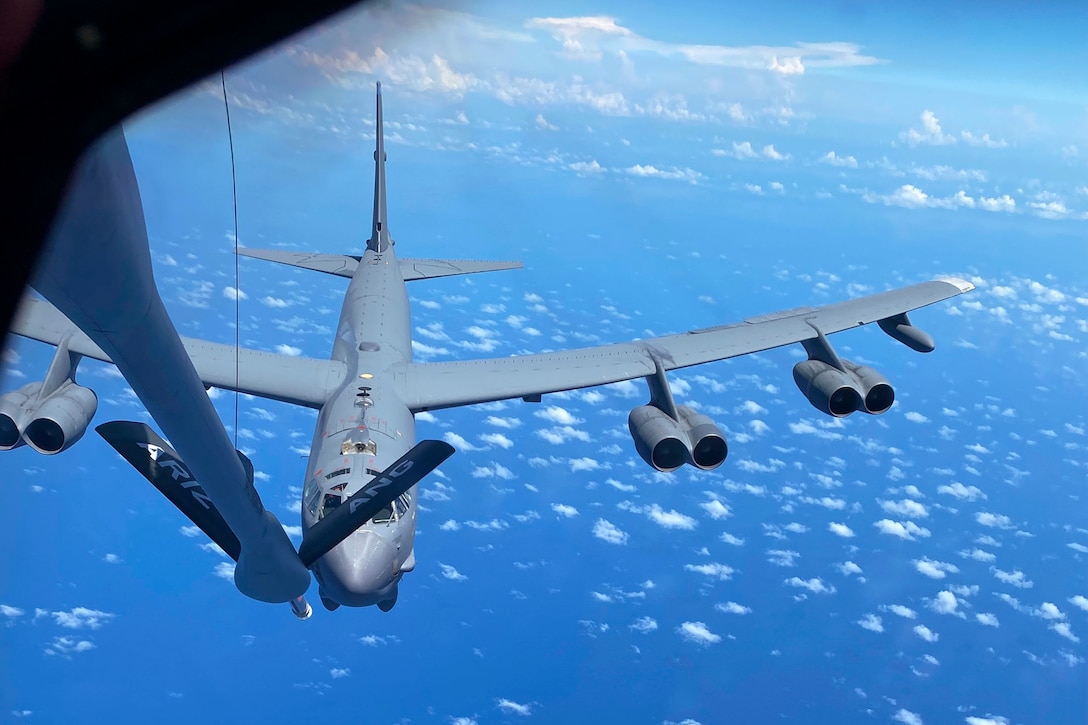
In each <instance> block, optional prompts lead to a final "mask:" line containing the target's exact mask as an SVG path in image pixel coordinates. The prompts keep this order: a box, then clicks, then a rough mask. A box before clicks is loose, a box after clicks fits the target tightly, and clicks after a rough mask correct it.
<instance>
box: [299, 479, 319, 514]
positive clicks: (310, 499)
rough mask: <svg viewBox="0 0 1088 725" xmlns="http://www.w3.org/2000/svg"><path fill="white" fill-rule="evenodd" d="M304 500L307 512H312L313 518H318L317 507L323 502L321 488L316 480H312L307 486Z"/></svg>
mask: <svg viewBox="0 0 1088 725" xmlns="http://www.w3.org/2000/svg"><path fill="white" fill-rule="evenodd" d="M303 499H304V504H305V506H306V510H307V511H309V512H310V515H311V516H316V515H317V506H318V504H319V503H320V501H321V486H320V485H318V483H317V479H316V478H311V479H310V481H309V483H307V484H306V490H305V492H304V493H303Z"/></svg>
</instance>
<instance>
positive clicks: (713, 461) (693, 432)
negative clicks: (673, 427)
mask: <svg viewBox="0 0 1088 725" xmlns="http://www.w3.org/2000/svg"><path fill="white" fill-rule="evenodd" d="M676 412H677V413H679V414H680V422H681V423H682V424H683V425H684V427H685V428H687V434H688V440H689V441H690V442H691V462H692V464H693V465H694V466H695V467H696V468H699V469H702V470H704V471H713V470H714V469H715V468H717V467H718V466H720V465H722V463H724V462H725V457H726V456H728V455H729V444H728V443H726V441H725V433H722V429H721V428H719V427H718V426H716V425H714V421H712V420H711V419H710V418H709V417H708V416H705V415H703V414H702V413H698V412H696V411H695V410H693V409H691V408H689V407H687V406H686V405H678V406H676Z"/></svg>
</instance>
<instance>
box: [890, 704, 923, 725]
mask: <svg viewBox="0 0 1088 725" xmlns="http://www.w3.org/2000/svg"><path fill="white" fill-rule="evenodd" d="M892 720H895V721H896V722H898V723H902V724H903V725H925V723H924V722H922V716H921V715H919V714H918V713H914V712H911V711H910V710H907V709H905V708H902V707H901V708H899V710H897V711H896V713H895V714H894V715H892Z"/></svg>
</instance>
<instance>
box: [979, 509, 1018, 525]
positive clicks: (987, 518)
mask: <svg viewBox="0 0 1088 725" xmlns="http://www.w3.org/2000/svg"><path fill="white" fill-rule="evenodd" d="M975 521H977V522H979V523H980V524H982V525H983V526H989V527H991V528H995V529H1009V528H1012V520H1011V519H1009V517H1008V516H1005V515H1004V514H994V513H990V512H988V511H979V512H978V513H976V514H975Z"/></svg>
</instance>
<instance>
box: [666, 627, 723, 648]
mask: <svg viewBox="0 0 1088 725" xmlns="http://www.w3.org/2000/svg"><path fill="white" fill-rule="evenodd" d="M676 631H677V633H678V634H679V635H680V636H681V637H683V638H684V639H686V640H687V641H689V642H694V643H695V644H699V645H704V646H705V645H711V644H717V643H718V642H721V641H722V638H721V635H719V634H714V633H713V632H711V631H710V630H709V629H707V627H706V625H705V624H703V623H702V622H684V623H682V624H681V625H680V626H679V627H677V628H676Z"/></svg>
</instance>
